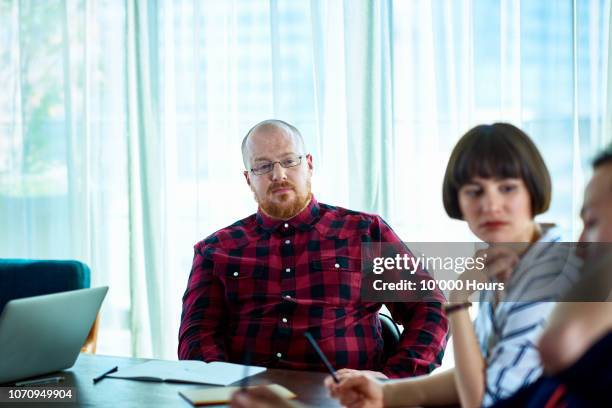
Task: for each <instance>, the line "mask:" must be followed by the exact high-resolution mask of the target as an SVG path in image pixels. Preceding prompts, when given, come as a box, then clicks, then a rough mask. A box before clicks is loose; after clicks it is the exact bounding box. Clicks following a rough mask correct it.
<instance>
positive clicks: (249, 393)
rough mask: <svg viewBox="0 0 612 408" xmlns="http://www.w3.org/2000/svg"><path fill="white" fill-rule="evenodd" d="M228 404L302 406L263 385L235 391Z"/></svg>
mask: <svg viewBox="0 0 612 408" xmlns="http://www.w3.org/2000/svg"><path fill="white" fill-rule="evenodd" d="M230 406H231V407H233V408H274V407H280V408H298V407H303V405H301V404H300V403H298V402H295V401H289V400H288V399H285V398H283V397H281V396H279V395H278V394H276V393H275V392H274V391H271V390H270V389H269V388H268V387H266V386H265V385H262V386H258V387H249V388H248V389H246V390H240V391H236V392H235V393H234V394H233V395H232V400H231V401H230Z"/></svg>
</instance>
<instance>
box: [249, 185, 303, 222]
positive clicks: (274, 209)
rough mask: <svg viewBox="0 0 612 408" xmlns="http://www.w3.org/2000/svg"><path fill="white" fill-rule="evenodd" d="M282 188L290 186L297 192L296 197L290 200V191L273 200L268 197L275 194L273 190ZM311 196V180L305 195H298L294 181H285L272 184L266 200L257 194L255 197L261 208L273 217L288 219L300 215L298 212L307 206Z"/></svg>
mask: <svg viewBox="0 0 612 408" xmlns="http://www.w3.org/2000/svg"><path fill="white" fill-rule="evenodd" d="M281 188H289V189H291V190H293V191H294V193H295V194H296V197H295V198H294V199H293V200H291V201H289V200H290V198H289V197H290V194H289V192H288V193H283V194H281V195H280V197H279V198H278V199H277V200H274V201H273V200H269V199H267V197H270V196H272V195H273V191H275V190H278V189H281ZM311 196H312V194H311V192H310V181H308V184H307V187H306V193H305V194H303V195H297V190H296V189H295V186H294V185H293V184H292V183H290V182H288V181H285V182H281V183H274V184H271V185H270V187H269V188H268V191H267V192H266V199H265V200H260V199H259V197H257V196H256V197H255V199H256V200H257V202H258V203H259V206H260V207H261V209H262V210H263V211H264V212H265V213H266V214H268V215H269V216H271V217H272V218H278V219H282V220H287V219H289V218H293V217H295V216H296V215H298V213H299V212H300V211H302V210H303V209H304V207H306V205H307V204H308V202H309V201H310V198H311ZM279 201H280V202H279Z"/></svg>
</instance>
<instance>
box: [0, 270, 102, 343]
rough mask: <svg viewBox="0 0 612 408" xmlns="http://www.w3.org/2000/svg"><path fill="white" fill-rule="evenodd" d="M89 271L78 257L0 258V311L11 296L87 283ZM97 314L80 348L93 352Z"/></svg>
mask: <svg viewBox="0 0 612 408" xmlns="http://www.w3.org/2000/svg"><path fill="white" fill-rule="evenodd" d="M90 277H91V271H90V270H89V267H88V266H87V265H85V264H84V263H82V262H79V261H45V260H31V259H0V313H2V310H3V309H4V306H5V305H6V304H7V303H8V302H9V301H10V300H13V299H19V298H23V297H29V296H40V295H47V294H50V293H56V292H65V291H68V290H75V289H83V288H88V287H89V286H90ZM98 320H99V319H98V318H96V321H95V323H94V325H93V327H92V328H91V331H90V333H89V336H88V337H87V340H86V341H85V345H84V346H83V351H85V352H90V353H95V351H96V340H97V333H98Z"/></svg>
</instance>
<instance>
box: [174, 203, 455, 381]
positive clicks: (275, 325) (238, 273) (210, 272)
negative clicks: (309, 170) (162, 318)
mask: <svg viewBox="0 0 612 408" xmlns="http://www.w3.org/2000/svg"><path fill="white" fill-rule="evenodd" d="M362 242H392V243H398V242H400V239H399V237H398V236H397V235H396V234H395V233H394V232H393V231H392V230H391V228H390V227H389V226H388V225H387V224H386V223H385V222H384V221H383V220H382V219H381V218H380V217H378V216H375V215H370V214H364V213H359V212H355V211H350V210H346V209H343V208H339V207H332V206H329V205H326V204H319V203H317V201H316V200H315V199H314V198H312V200H311V202H310V204H309V205H308V207H306V208H305V209H304V210H303V211H302V212H300V213H299V214H298V215H296V216H295V217H294V218H292V219H291V220H288V221H279V220H273V219H271V218H269V217H267V216H266V215H265V214H263V213H262V212H261V211H259V212H258V213H257V214H253V215H251V216H250V217H247V218H245V219H243V220H241V221H238V222H236V223H235V224H233V225H231V226H229V227H227V228H224V229H222V230H220V231H217V232H216V233H214V234H212V235H211V236H209V237H208V238H206V239H205V240H204V241H202V242H200V243H198V244H197V245H196V246H195V256H194V260H193V267H192V270H191V275H190V276H189V282H188V285H187V290H186V292H185V295H184V297H183V313H182V316H181V327H180V330H179V349H178V354H179V358H180V359H193V360H204V361H206V362H209V361H215V360H220V361H231V362H237V363H241V362H244V361H246V360H245V359H246V358H248V361H250V363H251V364H253V365H261V366H267V367H276V368H289V369H298V370H318V371H325V367H324V366H323V365H322V363H321V362H320V361H319V359H318V358H317V356H316V354H315V353H314V351H313V350H312V348H311V346H310V345H309V344H308V343H307V340H306V338H305V337H304V332H305V331H309V332H310V333H311V334H312V335H313V336H314V337H315V339H316V340H317V342H318V343H319V346H320V347H321V349H322V350H323V353H324V354H325V355H326V356H327V357H328V358H329V360H330V361H331V363H332V365H333V366H334V367H335V368H337V369H339V368H343V367H348V368H355V369H367V370H376V371H382V372H384V373H385V374H386V375H387V376H389V377H392V378H394V377H395V378H396V377H406V376H414V375H420V374H426V373H429V372H430V371H431V370H432V369H434V368H435V367H437V366H438V365H439V364H440V362H441V359H442V355H443V352H444V347H445V344H446V333H447V328H448V323H447V320H446V317H445V316H444V314H443V312H442V310H441V304H442V303H443V297H442V295H441V294H439V293H438V294H436V295H435V296H439V300H440V303H438V302H429V303H424V302H412V303H389V304H387V307H388V308H389V310H390V311H391V314H392V315H393V318H394V320H395V321H397V322H399V323H400V324H402V325H403V326H404V332H403V333H402V336H401V341H400V346H399V348H398V350H397V352H396V353H395V354H394V355H392V356H391V357H389V358H388V359H387V360H386V361H385V359H384V357H383V339H382V336H381V323H380V320H379V317H378V311H379V309H380V308H381V306H382V304H380V303H366V302H362V301H360V285H361V253H360V252H361V243H362ZM417 273H420V274H426V272H423V271H419V272H417ZM246 351H248V357H247V353H245V352H246Z"/></svg>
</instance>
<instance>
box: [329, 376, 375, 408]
mask: <svg viewBox="0 0 612 408" xmlns="http://www.w3.org/2000/svg"><path fill="white" fill-rule="evenodd" d="M336 376H337V377H338V379H339V380H340V382H339V383H336V382H335V381H334V379H333V378H332V377H331V376H329V377H327V378H325V386H326V387H327V389H328V390H329V392H330V394H331V396H332V397H334V398H336V399H338V400H339V401H340V403H341V404H342V405H343V406H345V407H348V408H353V407H360V408H381V407H382V406H383V405H384V395H383V385H382V384H381V383H379V382H378V381H376V379H375V378H374V377H373V376H371V375H369V374H367V373H363V372H359V371H355V370H338V371H337V372H336Z"/></svg>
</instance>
